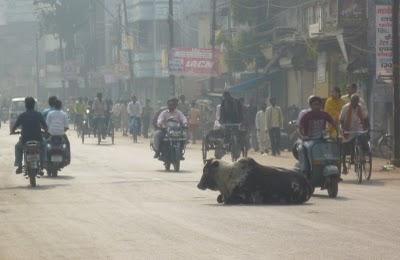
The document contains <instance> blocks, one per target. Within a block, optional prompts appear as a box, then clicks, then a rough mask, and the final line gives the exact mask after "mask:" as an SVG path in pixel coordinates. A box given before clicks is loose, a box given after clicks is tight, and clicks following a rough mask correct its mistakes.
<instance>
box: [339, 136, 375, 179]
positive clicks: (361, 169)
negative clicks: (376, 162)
mask: <svg viewBox="0 0 400 260" xmlns="http://www.w3.org/2000/svg"><path fill="white" fill-rule="evenodd" d="M368 133H369V131H350V132H344V134H350V135H355V137H354V148H353V152H352V153H353V154H351V155H350V159H347V160H346V163H347V169H348V170H349V169H350V168H351V165H352V164H354V171H355V173H356V176H357V182H358V184H361V183H362V181H363V178H364V179H365V180H367V181H369V180H371V175H372V152H371V144H370V142H369V141H368V151H367V152H366V151H365V149H364V148H365V147H363V145H362V141H361V138H365V137H367V134H368Z"/></svg>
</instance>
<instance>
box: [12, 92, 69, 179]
mask: <svg viewBox="0 0 400 260" xmlns="http://www.w3.org/2000/svg"><path fill="white" fill-rule="evenodd" d="M35 105H36V101H35V99H34V98H33V97H27V98H25V108H26V111H25V112H24V113H22V114H20V115H19V116H18V118H17V121H16V122H15V124H14V126H13V127H12V129H11V134H14V133H15V132H16V130H17V129H19V128H20V129H21V137H20V139H19V141H18V143H17V144H16V145H15V166H16V167H17V169H16V173H17V174H21V173H22V170H23V169H22V160H23V147H24V145H25V144H26V142H28V141H37V142H39V143H40V144H41V152H40V157H41V166H42V169H43V168H45V167H46V142H47V139H46V138H45V137H46V135H47V134H49V135H50V136H62V137H63V138H64V140H65V142H66V145H67V154H66V164H67V165H68V164H69V163H70V161H71V148H70V143H69V140H68V137H67V136H66V134H65V132H66V131H67V130H68V129H69V124H68V116H67V114H66V113H65V112H64V111H63V110H62V102H61V101H60V100H59V99H57V97H55V96H52V97H50V98H49V107H48V108H46V109H45V110H44V111H43V112H42V113H40V112H37V111H35ZM42 131H44V134H43V133H42ZM40 174H43V171H41V172H40Z"/></svg>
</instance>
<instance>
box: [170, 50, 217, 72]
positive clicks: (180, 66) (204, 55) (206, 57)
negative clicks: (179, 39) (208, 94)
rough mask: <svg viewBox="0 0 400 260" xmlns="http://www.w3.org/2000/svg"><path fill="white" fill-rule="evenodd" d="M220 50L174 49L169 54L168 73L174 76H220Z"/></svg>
mask: <svg viewBox="0 0 400 260" xmlns="http://www.w3.org/2000/svg"><path fill="white" fill-rule="evenodd" d="M220 57H221V52H220V50H214V54H213V50H212V49H199V48H174V49H172V50H171V51H170V53H169V62H168V67H169V72H170V73H171V74H174V75H185V76H207V75H208V76H212V75H218V74H220V66H219V60H220Z"/></svg>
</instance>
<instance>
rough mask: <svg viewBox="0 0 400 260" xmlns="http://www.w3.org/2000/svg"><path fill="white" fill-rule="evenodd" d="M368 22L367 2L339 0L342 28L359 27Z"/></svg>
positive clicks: (362, 0) (363, 0)
mask: <svg viewBox="0 0 400 260" xmlns="http://www.w3.org/2000/svg"><path fill="white" fill-rule="evenodd" d="M366 21H367V1H365V0H339V24H340V25H341V26H342V27H357V26H360V25H361V24H364V23H365V22H366Z"/></svg>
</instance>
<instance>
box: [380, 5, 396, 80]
mask: <svg viewBox="0 0 400 260" xmlns="http://www.w3.org/2000/svg"><path fill="white" fill-rule="evenodd" d="M392 75H393V52H392V7H391V6H390V5H377V6H376V78H377V79H379V80H382V81H385V82H391V80H392Z"/></svg>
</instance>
